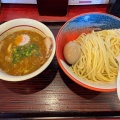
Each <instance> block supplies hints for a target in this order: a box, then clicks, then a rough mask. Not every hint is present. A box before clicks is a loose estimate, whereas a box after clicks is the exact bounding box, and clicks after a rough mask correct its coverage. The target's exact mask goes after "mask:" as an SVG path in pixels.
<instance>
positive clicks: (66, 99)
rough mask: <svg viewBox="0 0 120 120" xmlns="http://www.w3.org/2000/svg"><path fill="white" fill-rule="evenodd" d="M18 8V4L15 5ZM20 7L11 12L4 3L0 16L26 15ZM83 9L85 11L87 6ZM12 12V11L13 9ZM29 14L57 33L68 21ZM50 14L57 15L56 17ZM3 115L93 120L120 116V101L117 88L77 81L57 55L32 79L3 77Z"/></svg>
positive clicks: (0, 106)
mask: <svg viewBox="0 0 120 120" xmlns="http://www.w3.org/2000/svg"><path fill="white" fill-rule="evenodd" d="M6 6H9V5H6ZM12 6H13V5H12ZM25 6H26V5H25ZM103 6H104V5H103ZM84 7H85V6H84ZM84 7H83V8H84ZM89 7H90V8H92V7H91V6H89ZM28 8H29V7H28ZM14 9H15V7H13V10H14ZM16 9H18V11H16V13H17V14H16V15H11V16H10V15H9V14H8V13H7V10H8V8H6V7H5V6H3V11H1V16H0V20H1V22H4V21H7V20H10V19H13V18H17V17H24V16H25V15H24V14H22V15H21V14H20V13H19V12H20V8H16ZM25 9H27V8H24V10H25ZM97 9H99V10H98V11H99V12H100V10H101V11H103V10H105V7H103V8H99V6H98V8H97V7H96V10H97ZM22 10H23V9H21V13H22V12H23V11H22ZM81 10H83V9H81ZM83 11H84V12H85V11H87V9H85V10H83ZM34 12H35V11H34ZM5 13H6V14H5ZM9 13H10V14H12V13H13V11H10V12H9ZM18 13H19V14H18ZM4 14H5V15H4ZM17 15H18V16H17ZM69 15H70V16H68V17H67V16H65V17H63V18H62V19H58V18H59V17H56V21H57V20H60V21H64V20H67V19H70V18H71V17H72V16H74V15H75V14H74V15H73V14H72V12H70V13H69ZM27 17H29V18H33V19H36V20H39V21H43V22H44V24H46V25H47V26H48V27H49V28H50V29H51V30H52V32H53V34H54V35H55V37H56V35H57V33H58V31H59V29H60V28H61V26H62V25H63V24H64V22H59V21H57V22H45V21H46V18H47V17H40V16H37V15H36V16H34V15H33V16H32V15H30V14H28V15H27ZM43 18H44V19H43ZM50 18H51V20H52V19H53V17H50ZM0 118H4V119H5V118H12V119H13V118H24V119H28V118H32V119H33V118H46V119H58V118H59V119H64V118H66V119H68V120H69V119H73V118H74V119H76V120H77V119H78V118H81V119H83V118H84V119H89V120H91V119H92V120H94V119H98V118H109V119H110V118H120V101H119V100H118V97H117V94H116V92H111V93H101V92H95V91H91V90H88V89H86V88H83V87H82V86H79V85H77V84H76V83H75V82H73V81H72V80H71V79H69V78H68V77H67V76H66V75H65V73H64V72H63V71H62V70H61V68H60V66H59V65H58V63H57V60H56V56H55V57H54V59H53V61H52V63H51V64H50V65H49V67H48V68H47V69H46V70H45V71H44V72H43V73H41V74H39V75H38V76H36V77H34V78H32V79H29V80H27V81H22V82H7V81H2V80H0Z"/></svg>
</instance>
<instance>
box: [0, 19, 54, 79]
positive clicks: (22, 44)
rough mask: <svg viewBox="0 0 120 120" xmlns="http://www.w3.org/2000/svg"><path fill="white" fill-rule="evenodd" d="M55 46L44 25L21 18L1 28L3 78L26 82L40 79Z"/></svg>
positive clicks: (0, 77)
mask: <svg viewBox="0 0 120 120" xmlns="http://www.w3.org/2000/svg"><path fill="white" fill-rule="evenodd" d="M55 49H56V43H55V38H54V35H53V33H52V32H51V30H50V29H49V28H48V27H47V26H46V25H45V24H43V23H41V22H39V21H36V20H33V19H29V18H18V19H13V20H10V21H7V22H4V23H3V24H1V25H0V79H1V80H6V81H23V80H27V79H30V78H32V77H35V76H37V75H38V74H40V73H41V72H43V71H44V70H45V69H46V68H47V67H48V66H49V64H50V63H51V61H52V59H53V57H54V55H55Z"/></svg>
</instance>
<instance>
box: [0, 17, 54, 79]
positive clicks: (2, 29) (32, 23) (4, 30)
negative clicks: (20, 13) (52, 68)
mask: <svg viewBox="0 0 120 120" xmlns="http://www.w3.org/2000/svg"><path fill="white" fill-rule="evenodd" d="M21 26H24V27H25V28H27V27H31V28H35V29H38V30H40V32H43V33H44V34H45V35H46V36H49V37H51V38H52V42H53V49H52V53H51V55H50V57H49V59H48V60H47V61H46V62H45V63H44V64H43V65H42V66H41V67H40V68H39V69H37V70H36V71H34V72H33V73H30V74H27V75H23V76H13V75H9V74H7V73H5V72H3V71H2V70H0V79H1V80H6V81H23V80H27V79H30V78H32V77H35V76H36V75H38V74H40V73H41V72H43V71H44V70H45V69H46V68H47V67H48V65H49V64H50V63H51V61H52V60H53V57H54V55H55V49H56V44H55V38H54V35H53V33H52V32H51V30H50V29H49V28H48V27H47V26H46V25H44V24H43V23H41V22H39V21H36V20H33V19H28V18H19V19H14V20H10V21H7V22H5V23H3V24H1V25H0V36H2V35H3V34H4V35H6V34H8V33H9V32H8V31H9V30H10V29H13V31H14V30H16V29H23V28H24V27H21ZM2 38H3V36H2V37H0V40H1V39H2ZM3 64H4V63H3Z"/></svg>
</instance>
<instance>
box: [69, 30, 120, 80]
mask: <svg viewBox="0 0 120 120" xmlns="http://www.w3.org/2000/svg"><path fill="white" fill-rule="evenodd" d="M76 42H77V43H78V44H79V45H80V51H81V57H80V58H79V60H78V61H77V62H76V63H75V64H74V65H72V66H70V68H71V69H72V71H73V72H74V73H75V74H76V75H78V76H79V77H80V78H83V79H86V80H91V81H95V82H97V81H105V82H109V81H113V80H116V76H117V73H118V62H117V60H116V56H117V55H118V54H119V52H120V35H119V34H117V32H115V31H114V30H113V31H112V30H102V31H98V32H95V31H92V32H91V33H88V34H85V33H83V34H81V35H80V36H79V37H78V38H77V39H76Z"/></svg>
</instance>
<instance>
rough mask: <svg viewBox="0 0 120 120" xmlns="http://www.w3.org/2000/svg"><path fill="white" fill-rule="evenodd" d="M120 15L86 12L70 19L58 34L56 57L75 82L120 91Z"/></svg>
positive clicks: (95, 88) (92, 88)
mask: <svg viewBox="0 0 120 120" xmlns="http://www.w3.org/2000/svg"><path fill="white" fill-rule="evenodd" d="M119 53H120V19H119V18H117V17H115V16H112V15H109V14H104V13H98V12H97V13H96V12H93V13H86V14H81V15H78V16H75V17H73V18H71V19H70V20H68V21H67V22H66V23H65V24H64V25H63V26H62V27H61V29H60V30H59V32H58V34H57V37H56V57H57V61H58V63H59V65H60V67H61V69H62V70H63V71H64V73H65V74H66V75H67V76H68V77H69V78H70V79H71V80H73V81H74V82H75V83H77V84H79V85H80V86H83V87H85V88H87V89H90V90H94V91H98V92H113V91H116V78H117V73H118V62H117V60H116V56H117V55H118V54H119Z"/></svg>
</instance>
